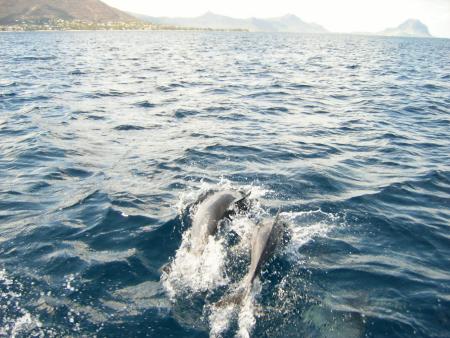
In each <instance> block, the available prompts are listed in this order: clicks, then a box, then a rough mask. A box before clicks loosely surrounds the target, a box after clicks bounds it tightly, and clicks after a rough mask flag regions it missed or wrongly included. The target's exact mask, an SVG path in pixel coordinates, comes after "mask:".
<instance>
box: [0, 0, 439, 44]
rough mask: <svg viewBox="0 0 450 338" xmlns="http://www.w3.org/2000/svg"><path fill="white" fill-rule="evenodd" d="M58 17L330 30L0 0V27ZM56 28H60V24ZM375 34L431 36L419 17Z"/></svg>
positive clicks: (88, 1)
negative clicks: (157, 15)
mask: <svg viewBox="0 0 450 338" xmlns="http://www.w3.org/2000/svg"><path fill="white" fill-rule="evenodd" d="M58 20H63V21H64V22H71V21H72V22H73V21H80V22H87V23H95V24H106V25H108V24H109V23H125V25H122V26H119V27H121V28H123V27H127V28H132V29H139V28H142V27H145V28H148V27H152V28H155V27H156V28H163V29H164V28H166V27H168V28H176V27H178V28H196V29H220V30H248V31H250V32H295V33H327V32H328V31H327V30H326V29H325V28H323V27H322V26H320V25H318V24H315V23H308V22H305V21H303V20H301V19H300V18H299V17H297V16H295V15H292V14H288V15H284V16H281V17H275V18H265V19H262V18H247V19H238V18H232V17H228V16H224V15H218V14H215V13H211V12H207V13H205V14H203V15H201V16H198V17H194V18H186V17H179V18H171V17H154V16H148V15H141V14H135V13H125V12H123V11H120V10H118V9H115V8H112V7H110V6H108V5H107V4H105V3H103V2H102V1H100V0H0V26H8V25H21V24H27V23H38V24H45V23H48V22H54V21H58ZM130 23H131V24H130ZM147 23H149V24H153V25H149V24H147ZM155 25H156V26H155ZM95 27H97V26H94V29H95ZM107 27H110V28H111V27H112V26H111V25H109V26H107ZM56 28H57V29H58V28H59V26H57V27H56ZM32 29H36V28H32ZM376 35H384V36H406V37H431V34H430V32H429V30H428V28H427V26H425V25H424V24H423V23H422V22H421V21H419V20H416V19H409V20H407V21H405V22H403V23H402V24H401V25H399V26H398V27H396V28H388V29H386V30H384V31H382V32H379V33H377V34H376Z"/></svg>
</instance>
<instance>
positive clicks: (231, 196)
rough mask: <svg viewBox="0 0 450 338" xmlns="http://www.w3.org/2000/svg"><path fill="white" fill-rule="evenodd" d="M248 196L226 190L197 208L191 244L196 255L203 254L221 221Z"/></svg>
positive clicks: (205, 200) (208, 197)
mask: <svg viewBox="0 0 450 338" xmlns="http://www.w3.org/2000/svg"><path fill="white" fill-rule="evenodd" d="M247 197H248V195H243V194H241V193H239V192H237V191H232V190H225V191H219V192H213V193H210V194H208V195H207V196H206V197H205V198H204V199H203V200H202V201H201V202H200V203H199V204H198V206H197V209H196V211H195V212H194V215H193V216H192V229H191V244H192V249H193V250H194V252H195V253H198V254H201V253H202V252H203V250H204V249H205V246H206V244H207V242H208V237H209V236H211V235H214V234H215V233H216V232H217V228H218V226H219V223H220V221H221V220H223V219H224V218H225V217H227V216H228V215H229V214H230V212H231V209H232V208H233V207H235V206H237V207H238V208H239V205H240V203H242V201H243V200H245V199H246V198H247Z"/></svg>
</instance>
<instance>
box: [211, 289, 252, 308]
mask: <svg viewBox="0 0 450 338" xmlns="http://www.w3.org/2000/svg"><path fill="white" fill-rule="evenodd" d="M249 292H250V287H241V288H239V289H237V290H235V291H234V292H232V293H230V294H228V295H226V296H225V297H223V298H222V299H221V300H219V301H218V302H217V303H216V306H218V307H226V306H229V305H241V304H242V302H243V300H244V299H245V297H246V296H247V295H248V294H249Z"/></svg>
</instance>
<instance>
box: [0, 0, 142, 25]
mask: <svg viewBox="0 0 450 338" xmlns="http://www.w3.org/2000/svg"><path fill="white" fill-rule="evenodd" d="M58 19H59V20H67V21H70V20H80V21H86V22H95V23H106V22H131V21H136V18H135V17H133V16H131V15H129V14H127V13H124V12H122V11H119V10H118V9H115V8H112V7H110V6H108V5H106V4H105V3H103V2H101V1H99V0H0V25H12V24H17V23H18V22H19V23H20V22H44V21H49V20H58Z"/></svg>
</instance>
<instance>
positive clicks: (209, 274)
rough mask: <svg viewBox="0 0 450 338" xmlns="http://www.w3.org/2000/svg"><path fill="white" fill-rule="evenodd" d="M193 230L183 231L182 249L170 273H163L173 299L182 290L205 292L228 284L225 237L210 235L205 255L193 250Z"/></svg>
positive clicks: (166, 287)
mask: <svg viewBox="0 0 450 338" xmlns="http://www.w3.org/2000/svg"><path fill="white" fill-rule="evenodd" d="M190 241H191V239H190V230H188V231H186V232H185V233H184V234H183V239H182V243H181V246H180V248H179V249H178V250H177V253H176V255H175V259H174V260H173V262H172V264H171V269H170V271H169V273H164V274H163V276H162V281H163V286H164V288H165V289H166V291H167V292H168V294H169V296H170V297H171V299H174V298H175V297H176V296H177V294H179V293H180V292H183V293H185V292H186V291H193V292H203V291H208V290H212V289H214V288H216V287H218V286H221V285H225V284H227V282H228V280H227V277H226V276H225V275H224V272H223V267H224V264H225V250H224V248H223V240H220V239H219V240H216V239H215V238H214V237H212V236H210V237H209V239H208V242H207V244H206V247H205V250H204V251H203V253H202V254H198V253H195V252H193V251H191V250H190V247H191V243H190Z"/></svg>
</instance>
